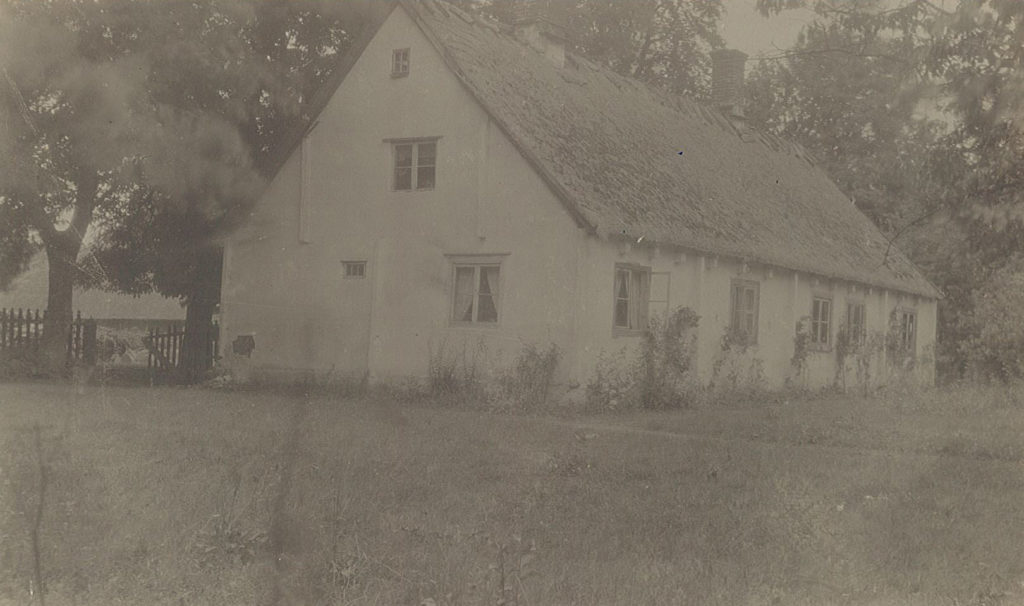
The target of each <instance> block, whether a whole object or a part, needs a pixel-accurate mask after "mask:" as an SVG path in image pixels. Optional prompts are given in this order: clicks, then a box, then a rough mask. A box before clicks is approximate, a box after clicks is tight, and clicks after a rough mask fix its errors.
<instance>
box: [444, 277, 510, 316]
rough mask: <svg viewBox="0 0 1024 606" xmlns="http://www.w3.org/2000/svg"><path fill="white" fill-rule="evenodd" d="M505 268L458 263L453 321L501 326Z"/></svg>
mask: <svg viewBox="0 0 1024 606" xmlns="http://www.w3.org/2000/svg"><path fill="white" fill-rule="evenodd" d="M500 278H501V266H500V265H499V264H494V263H487V264H484V263H456V264H455V288H454V295H453V303H452V321H453V322H457V323H460V324H463V323H464V324H497V323H498V311H499V307H500V303H499V299H498V295H499V286H500Z"/></svg>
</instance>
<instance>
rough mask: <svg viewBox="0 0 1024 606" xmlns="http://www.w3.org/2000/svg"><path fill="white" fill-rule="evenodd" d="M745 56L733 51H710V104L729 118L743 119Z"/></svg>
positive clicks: (740, 52) (742, 53)
mask: <svg viewBox="0 0 1024 606" xmlns="http://www.w3.org/2000/svg"><path fill="white" fill-rule="evenodd" d="M746 61H747V54H746V53H744V52H742V51H738V50H734V49H728V48H726V49H718V50H713V51H711V102H712V103H713V104H714V106H715V108H717V109H718V110H719V111H721V112H722V113H723V114H725V115H726V116H728V117H730V118H739V119H742V118H743V99H744V92H743V68H744V66H745V64H746Z"/></svg>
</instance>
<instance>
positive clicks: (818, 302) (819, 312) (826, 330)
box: [811, 297, 832, 348]
mask: <svg viewBox="0 0 1024 606" xmlns="http://www.w3.org/2000/svg"><path fill="white" fill-rule="evenodd" d="M831 335H832V299H826V298H825V297H814V301H813V303H812V304H811V343H812V344H814V345H817V346H818V347H822V348H823V347H828V346H829V344H830V343H831Z"/></svg>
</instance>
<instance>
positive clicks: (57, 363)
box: [39, 238, 81, 373]
mask: <svg viewBox="0 0 1024 606" xmlns="http://www.w3.org/2000/svg"><path fill="white" fill-rule="evenodd" d="M54 240H55V241H51V242H48V243H47V244H46V260H47V263H48V265H49V287H48V292H47V296H46V317H45V319H44V321H43V338H42V342H41V343H40V345H39V352H40V355H41V358H42V362H43V364H44V365H45V367H46V370H48V371H50V372H55V373H61V372H63V371H64V369H65V368H66V364H67V360H68V358H67V342H68V331H69V330H71V322H72V289H73V287H74V275H75V261H76V258H77V257H78V249H79V248H80V247H81V243H80V242H78V241H77V239H73V238H56V239H54Z"/></svg>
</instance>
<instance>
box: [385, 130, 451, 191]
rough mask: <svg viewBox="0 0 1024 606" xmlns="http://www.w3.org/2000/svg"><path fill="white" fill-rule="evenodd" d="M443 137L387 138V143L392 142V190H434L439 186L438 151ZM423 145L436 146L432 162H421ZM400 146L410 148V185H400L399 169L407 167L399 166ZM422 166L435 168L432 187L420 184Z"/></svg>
mask: <svg viewBox="0 0 1024 606" xmlns="http://www.w3.org/2000/svg"><path fill="white" fill-rule="evenodd" d="M440 139H441V137H417V138H411V139H385V140H384V142H385V143H390V144H391V191H394V192H417V191H433V190H434V189H436V188H437V158H438V151H439V149H440V143H439V141H440ZM421 145H433V146H434V159H433V160H434V161H433V163H432V164H423V165H421V164H420V146H421ZM400 147H409V148H410V150H411V151H410V153H411V157H410V162H411V164H409V166H408V169H409V187H399V186H398V169H399V168H406V167H399V166H398V150H399V148H400ZM421 168H432V169H433V175H434V177H433V184H432V185H431V186H430V187H420V186H419V179H420V176H419V172H420V169H421Z"/></svg>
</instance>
